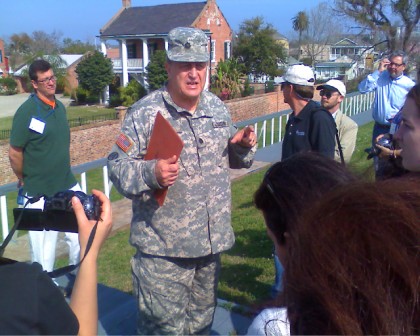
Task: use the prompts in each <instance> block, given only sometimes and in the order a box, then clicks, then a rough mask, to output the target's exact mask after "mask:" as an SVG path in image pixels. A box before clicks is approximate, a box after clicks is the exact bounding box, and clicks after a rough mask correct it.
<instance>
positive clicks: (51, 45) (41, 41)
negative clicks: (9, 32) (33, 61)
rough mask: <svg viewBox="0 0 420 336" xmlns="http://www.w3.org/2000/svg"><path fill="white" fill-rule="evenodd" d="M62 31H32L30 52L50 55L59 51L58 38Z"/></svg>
mask: <svg viewBox="0 0 420 336" xmlns="http://www.w3.org/2000/svg"><path fill="white" fill-rule="evenodd" d="M61 36H62V33H60V32H57V31H53V32H52V33H51V34H48V33H46V32H44V31H42V30H36V31H34V32H33V33H32V45H31V52H32V53H33V54H42V55H52V54H59V53H60V39H61Z"/></svg>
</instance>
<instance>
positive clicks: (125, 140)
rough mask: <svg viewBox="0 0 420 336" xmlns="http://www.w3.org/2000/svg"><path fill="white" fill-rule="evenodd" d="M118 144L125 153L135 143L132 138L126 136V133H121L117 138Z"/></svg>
mask: <svg viewBox="0 0 420 336" xmlns="http://www.w3.org/2000/svg"><path fill="white" fill-rule="evenodd" d="M116 143H117V146H118V147H120V148H121V149H122V150H123V151H124V152H125V153H127V151H128V150H129V149H130V148H131V146H132V145H133V143H132V141H131V139H130V138H129V137H128V136H126V135H125V134H124V133H121V134H120V135H119V136H118V138H117V142H116Z"/></svg>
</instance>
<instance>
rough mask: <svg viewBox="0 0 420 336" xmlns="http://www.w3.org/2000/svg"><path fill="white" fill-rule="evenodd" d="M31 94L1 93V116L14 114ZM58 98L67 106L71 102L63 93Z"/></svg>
mask: <svg viewBox="0 0 420 336" xmlns="http://www.w3.org/2000/svg"><path fill="white" fill-rule="evenodd" d="M29 95H30V94H29V93H19V94H15V95H12V96H1V95H0V118H2V117H8V116H13V115H14V114H15V112H16V110H17V109H18V108H19V106H20V105H21V104H22V103H23V102H24V101H25V100H26V99H28V97H29ZM57 98H58V99H59V100H61V102H62V103H63V104H64V105H65V106H68V105H69V104H70V98H69V97H63V95H61V94H58V95H57Z"/></svg>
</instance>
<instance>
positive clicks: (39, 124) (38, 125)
mask: <svg viewBox="0 0 420 336" xmlns="http://www.w3.org/2000/svg"><path fill="white" fill-rule="evenodd" d="M44 128H45V123H44V122H43V121H41V120H39V119H37V118H32V119H31V123H30V124H29V129H30V130H32V131H35V132H37V133H39V134H43V133H44Z"/></svg>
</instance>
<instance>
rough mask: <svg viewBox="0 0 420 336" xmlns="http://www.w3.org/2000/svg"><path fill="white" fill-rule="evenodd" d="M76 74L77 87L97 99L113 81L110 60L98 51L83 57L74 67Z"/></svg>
mask: <svg viewBox="0 0 420 336" xmlns="http://www.w3.org/2000/svg"><path fill="white" fill-rule="evenodd" d="M76 73H77V76H78V80H79V85H80V86H81V87H82V88H84V89H86V90H88V91H89V92H90V93H91V94H92V95H95V96H96V97H98V98H99V97H100V96H101V93H102V92H103V91H104V89H105V88H106V86H107V85H109V84H111V83H112V81H113V79H114V73H113V69H112V62H111V60H110V59H109V58H107V57H106V56H104V55H103V54H102V53H101V52H99V51H94V52H91V53H88V54H87V55H85V56H83V59H82V60H81V61H80V63H79V64H78V65H77V66H76Z"/></svg>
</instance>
